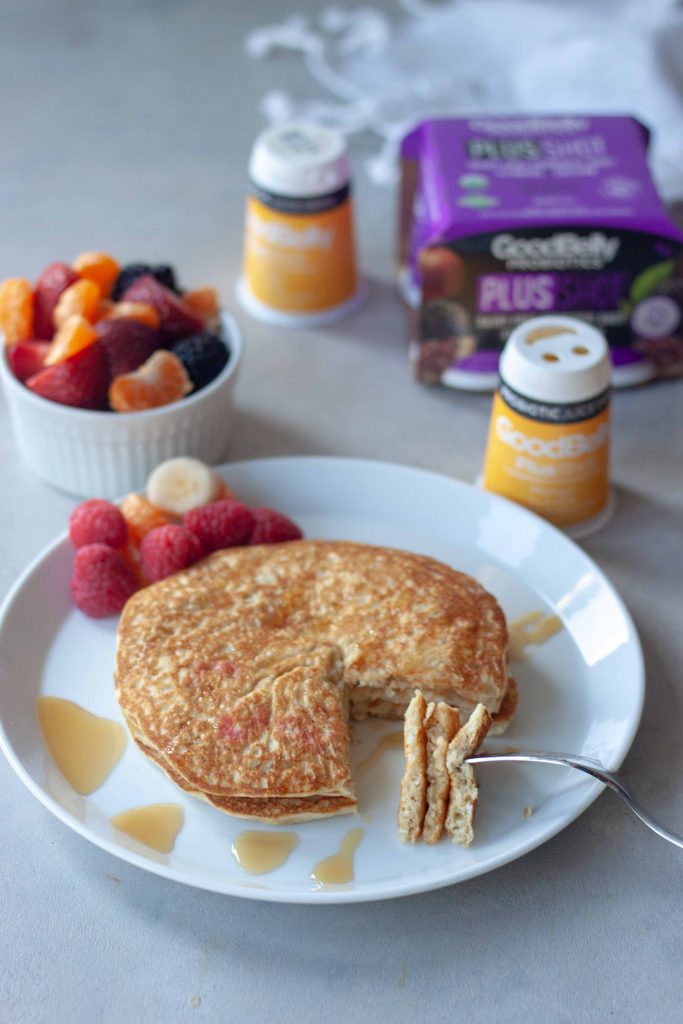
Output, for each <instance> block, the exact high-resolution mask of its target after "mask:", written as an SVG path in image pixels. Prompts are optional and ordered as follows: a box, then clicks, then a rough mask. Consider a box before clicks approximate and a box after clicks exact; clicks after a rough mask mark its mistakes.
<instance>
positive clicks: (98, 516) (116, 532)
mask: <svg viewBox="0 0 683 1024" xmlns="http://www.w3.org/2000/svg"><path fill="white" fill-rule="evenodd" d="M69 537H70V538H71V543H72V544H73V545H74V547H76V548H82V547H85V545H86V544H106V545H107V547H109V548H121V547H123V545H124V544H125V543H126V538H127V537H128V528H127V526H126V520H125V519H124V518H123V516H122V514H121V511H120V509H119V508H118V507H117V506H116V505H114V504H113V503H112V502H111V501H105V500H104V499H103V498H91V499H90V501H83V502H81V504H80V505H77V506H76V508H75V509H74V510H73V512H72V513H71V516H70V518H69Z"/></svg>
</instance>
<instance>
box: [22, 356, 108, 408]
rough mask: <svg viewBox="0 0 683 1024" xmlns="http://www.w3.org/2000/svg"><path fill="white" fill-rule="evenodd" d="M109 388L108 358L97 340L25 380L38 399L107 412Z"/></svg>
mask: <svg viewBox="0 0 683 1024" xmlns="http://www.w3.org/2000/svg"><path fill="white" fill-rule="evenodd" d="M108 386H109V370H108V369H107V357H106V355H105V354H104V349H103V348H102V346H101V344H100V343H99V341H95V342H93V344H92V345H88V347H87V348H84V349H81V351H80V352H77V353H76V355H75V356H71V358H70V359H65V360H64V362H62V363H55V365H54V366H47V367H46V368H45V369H44V370H41V371H40V372H39V373H35V374H34V375H33V376H32V377H29V379H28V380H27V381H26V387H27V388H30V390H31V391H33V392H34V393H35V394H36V395H40V396H41V398H49V399H50V401H52V402H60V403H61V404H62V405H73V406H76V407H77V408H79V409H106V408H107V388H108Z"/></svg>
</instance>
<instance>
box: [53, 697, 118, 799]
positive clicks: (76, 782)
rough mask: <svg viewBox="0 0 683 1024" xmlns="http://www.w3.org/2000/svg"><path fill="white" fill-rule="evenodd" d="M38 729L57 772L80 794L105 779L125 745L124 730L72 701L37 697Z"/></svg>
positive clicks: (100, 783)
mask: <svg viewBox="0 0 683 1024" xmlns="http://www.w3.org/2000/svg"><path fill="white" fill-rule="evenodd" d="M36 710H37V713H38V723H39V725H40V731H41V732H42V734H43V739H44V740H45V746H46V747H47V749H48V750H49V752H50V754H51V755H52V758H53V759H54V761H55V764H56V765H57V767H58V768H59V770H60V772H61V773H62V775H63V776H64V778H65V779H66V780H67V782H68V783H69V784H70V785H71V786H73V788H74V789H75V790H76V792H77V793H80V794H81V795H82V796H85V795H87V794H88V793H92V792H94V791H95V790H96V789H99V787H100V786H101V785H102V784H103V783H104V782H106V780H107V779H108V778H109V776H110V775H111V773H112V772H113V770H114V768H116V765H117V764H118V763H119V761H120V760H121V757H122V756H123V752H124V750H125V749H126V743H127V742H128V741H127V737H126V730H125V729H124V728H123V726H122V725H120V724H119V723H118V722H114V721H112V720H111V719H110V718H100V717H98V715H93V714H92V713H91V712H90V711H86V710H85V708H82V707H81V706H80V705H79V704H74V702H73V701H70V700H63V699H62V698H61V697H38V698H37V699H36Z"/></svg>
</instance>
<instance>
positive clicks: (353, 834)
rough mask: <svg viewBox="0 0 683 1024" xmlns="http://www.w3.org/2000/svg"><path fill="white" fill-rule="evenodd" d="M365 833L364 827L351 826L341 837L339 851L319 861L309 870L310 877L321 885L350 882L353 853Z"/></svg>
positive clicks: (352, 877)
mask: <svg viewBox="0 0 683 1024" xmlns="http://www.w3.org/2000/svg"><path fill="white" fill-rule="evenodd" d="M364 835H365V829H364V828H352V829H351V830H350V831H349V832H347V833H346V835H345V836H344V838H343V839H342V842H341V846H340V848H339V853H335V854H334V855H333V856H332V857H327V858H326V859H325V860H321V861H319V862H318V863H317V864H316V866H315V867H314V868H313V871H312V872H311V878H312V879H313V880H314V881H316V882H320V883H321V884H322V885H343V884H344V883H345V882H352V881H353V879H354V874H353V855H354V853H355V852H356V847H357V846H358V844H359V843H360V841H361V839H362V838H363V836H364Z"/></svg>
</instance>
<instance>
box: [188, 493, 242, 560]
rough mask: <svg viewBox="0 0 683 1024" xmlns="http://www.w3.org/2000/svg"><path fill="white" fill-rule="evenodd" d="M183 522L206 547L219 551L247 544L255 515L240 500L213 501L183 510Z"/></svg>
mask: <svg viewBox="0 0 683 1024" xmlns="http://www.w3.org/2000/svg"><path fill="white" fill-rule="evenodd" d="M183 526H185V527H187V529H188V530H191V531H192V533H194V534H196V536H197V537H199V539H200V541H201V542H202V545H203V547H204V550H205V551H207V552H209V551H218V550H219V548H233V547H238V546H239V545H241V544H248V543H249V538H250V537H251V532H252V530H253V529H254V516H253V514H252V511H251V509H250V508H248V507H247V506H246V505H243V504H242V503H241V502H240V501H230V500H223V501H212V502H211V504H209V505H200V506H199V507H198V508H193V509H191V510H190V511H189V512H186V513H185V515H184V516H183Z"/></svg>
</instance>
